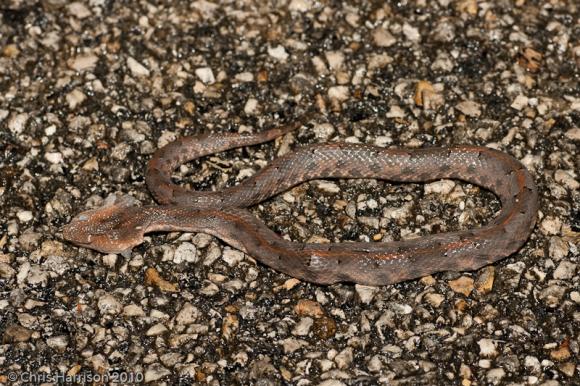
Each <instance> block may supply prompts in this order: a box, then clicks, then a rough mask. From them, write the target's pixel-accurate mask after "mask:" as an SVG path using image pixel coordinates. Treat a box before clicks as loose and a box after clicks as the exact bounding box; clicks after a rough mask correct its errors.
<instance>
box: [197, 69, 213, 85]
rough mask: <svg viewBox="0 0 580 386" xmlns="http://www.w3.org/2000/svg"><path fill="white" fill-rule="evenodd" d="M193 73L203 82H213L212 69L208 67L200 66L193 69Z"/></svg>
mask: <svg viewBox="0 0 580 386" xmlns="http://www.w3.org/2000/svg"><path fill="white" fill-rule="evenodd" d="M195 75H197V77H198V78H199V80H201V81H202V82H203V83H205V84H212V83H215V77H214V76H213V71H212V70H211V68H209V67H201V68H198V69H196V70H195Z"/></svg>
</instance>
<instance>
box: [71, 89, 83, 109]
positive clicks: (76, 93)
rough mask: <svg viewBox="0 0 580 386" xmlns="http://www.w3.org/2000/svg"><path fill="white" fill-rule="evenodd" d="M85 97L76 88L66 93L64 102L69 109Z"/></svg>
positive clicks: (81, 101) (77, 104) (73, 107)
mask: <svg viewBox="0 0 580 386" xmlns="http://www.w3.org/2000/svg"><path fill="white" fill-rule="evenodd" d="M86 99H87V96H86V95H85V94H84V93H83V92H82V91H81V90H79V89H78V88H75V89H74V90H72V91H71V92H69V93H68V94H66V103H68V107H69V108H70V109H71V110H74V109H76V108H77V106H79V105H80V104H81V103H83V102H84V101H85V100H86Z"/></svg>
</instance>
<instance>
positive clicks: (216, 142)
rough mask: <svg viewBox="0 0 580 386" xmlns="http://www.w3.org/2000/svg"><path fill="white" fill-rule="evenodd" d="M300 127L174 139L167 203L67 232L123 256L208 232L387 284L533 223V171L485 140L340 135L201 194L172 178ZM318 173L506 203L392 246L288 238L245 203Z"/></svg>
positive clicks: (298, 272) (265, 256)
mask: <svg viewBox="0 0 580 386" xmlns="http://www.w3.org/2000/svg"><path fill="white" fill-rule="evenodd" d="M299 126H300V125H299V124H293V125H288V126H285V127H280V128H275V129H270V130H268V131H265V132H261V133H258V134H251V135H244V134H209V135H203V136H194V137H183V138H180V139H178V140H176V141H174V142H171V143H169V144H168V145H166V146H164V147H163V148H161V149H159V150H158V151H157V152H156V153H155V155H154V156H153V158H152V159H151V160H150V161H149V165H148V171H147V185H148V187H149V190H150V191H151V193H152V194H153V196H154V197H155V198H156V200H157V201H158V202H159V203H160V204H162V205H160V206H144V207H140V206H137V205H135V202H134V200H133V199H131V198H129V197H128V196H125V197H124V198H120V199H117V201H116V202H113V203H108V204H107V205H105V206H104V207H102V208H98V209H94V210H89V211H86V212H83V213H81V214H79V215H77V216H76V217H75V218H73V219H72V221H71V222H70V223H69V224H68V225H66V226H65V227H64V228H63V236H64V238H65V239H66V240H69V241H71V242H73V243H75V244H77V245H80V246H83V247H87V248H92V249H95V250H97V251H100V252H104V253H120V252H123V251H130V250H131V248H132V247H134V246H136V245H138V244H140V243H142V242H143V236H144V234H145V233H148V232H158V231H187V232H204V233H208V234H211V235H214V236H217V237H219V238H220V239H222V240H223V241H225V242H226V243H228V244H230V245H231V246H233V247H235V248H238V249H240V250H241V251H243V252H245V253H247V254H249V255H251V256H253V257H255V258H256V259H257V260H259V261H260V262H262V263H264V264H266V265H268V266H270V267H272V268H274V269H276V270H278V271H281V272H284V273H286V274H288V275H290V276H293V277H296V278H300V279H302V280H306V281H310V282H313V283H320V284H330V283H335V282H341V281H347V282H355V283H361V284H368V285H386V284H392V283H397V282H400V281H403V280H408V279H413V278H417V277H421V276H424V275H428V274H432V273H435V272H440V271H448V270H452V271H464V270H475V269H478V268H480V267H482V266H485V265H487V264H490V263H493V262H495V261H497V260H499V259H502V258H504V257H506V256H509V255H511V254H512V253H514V252H516V251H517V250H518V249H519V248H520V247H521V246H522V245H523V244H524V242H525V241H526V240H527V238H528V236H529V234H530V232H531V231H532V229H533V227H534V224H535V222H536V214H537V211H538V192H537V188H536V184H535V183H534V181H533V179H532V177H531V176H530V174H529V172H528V171H527V170H526V168H525V167H524V166H523V165H522V164H521V163H520V162H518V161H517V160H516V159H514V158H513V157H511V156H510V155H508V154H506V153H503V152H500V151H497V150H493V149H490V148H486V147H477V146H456V147H451V148H425V149H417V150H415V149H413V150H404V149H387V148H381V147H375V146H370V145H361V144H350V143H334V142H333V143H326V144H317V145H311V146H306V147H302V148H299V149H297V150H296V151H295V152H293V153H289V154H286V155H284V156H281V157H279V158H277V159H275V160H273V161H272V162H271V163H270V164H269V165H268V166H266V167H264V168H263V169H262V170H260V171H259V172H258V173H256V174H255V175H254V176H252V177H250V178H248V179H246V180H244V181H242V182H241V183H239V184H238V185H236V186H233V187H230V188H226V189H223V190H222V191H217V192H210V191H202V192H194V191H189V190H186V189H184V188H182V187H180V186H177V185H175V184H174V183H173V182H172V181H171V173H172V172H173V170H174V169H175V168H177V167H178V166H179V165H181V164H182V163H184V162H187V161H191V160H193V159H196V158H199V157H202V156H205V155H208V154H213V153H216V152H219V151H224V150H227V149H232V148H236V147H241V146H248V145H253V144H258V143H262V142H266V141H269V140H272V139H274V138H276V137H279V136H281V135H283V134H285V133H288V132H290V131H292V130H294V129H296V128H298V127H299ZM317 178H375V179H388V180H391V181H398V182H426V181H432V180H436V179H442V178H453V179H459V180H464V181H467V182H471V183H474V184H477V185H479V186H482V187H484V188H486V189H489V190H491V191H492V192H493V193H495V194H496V195H497V196H498V197H499V198H500V200H501V205H502V208H501V211H500V212H499V214H498V215H497V216H496V218H494V219H493V220H492V221H491V222H490V223H489V224H488V225H486V226H483V227H480V228H476V229H472V230H467V231H459V232H452V233H441V234H433V235H429V236H425V237H422V238H419V239H414V240H407V241H396V242H388V243H383V242H369V243H366V242H348V243H347V242H344V243H329V244H312V243H300V242H291V241H287V240H285V239H283V238H282V237H280V236H279V235H277V234H276V233H275V232H273V231H272V230H270V229H269V228H268V227H266V226H265V225H264V224H263V223H262V222H260V221H259V220H258V219H257V218H256V217H255V216H254V215H252V214H251V213H250V212H249V211H248V210H247V209H245V208H247V207H249V206H251V205H254V204H257V203H259V202H261V201H263V200H265V199H267V198H269V197H272V196H273V195H276V194H278V193H280V192H283V191H285V190H287V189H289V188H291V187H293V186H295V185H297V184H299V183H301V182H304V181H308V180H312V179H317Z"/></svg>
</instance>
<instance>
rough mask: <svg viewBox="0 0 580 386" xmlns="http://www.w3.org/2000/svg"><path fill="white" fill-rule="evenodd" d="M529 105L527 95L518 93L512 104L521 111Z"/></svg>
mask: <svg viewBox="0 0 580 386" xmlns="http://www.w3.org/2000/svg"><path fill="white" fill-rule="evenodd" d="M527 105H528V97H526V96H525V95H522V94H520V95H518V96H517V97H516V99H514V101H513V102H512V104H511V106H510V107H511V108H512V109H515V110H518V111H520V110H521V109H523V108H524V107H526V106H527Z"/></svg>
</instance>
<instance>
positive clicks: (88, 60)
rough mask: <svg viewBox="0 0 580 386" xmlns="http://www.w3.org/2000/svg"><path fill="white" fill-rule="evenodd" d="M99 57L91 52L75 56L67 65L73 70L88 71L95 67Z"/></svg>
mask: <svg viewBox="0 0 580 386" xmlns="http://www.w3.org/2000/svg"><path fill="white" fill-rule="evenodd" d="M98 61H99V57H98V56H96V55H93V54H88V55H81V56H77V57H76V58H74V59H73V60H72V62H69V67H70V68H72V69H73V70H75V71H79V72H81V71H89V70H92V69H94V68H95V66H96V65H97V62H98Z"/></svg>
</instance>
